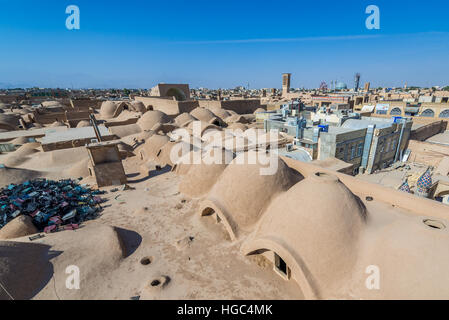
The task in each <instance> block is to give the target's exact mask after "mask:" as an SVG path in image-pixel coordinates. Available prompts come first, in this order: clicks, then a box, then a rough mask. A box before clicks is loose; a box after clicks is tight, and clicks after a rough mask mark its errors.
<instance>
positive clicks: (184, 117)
mask: <svg viewBox="0 0 449 320" xmlns="http://www.w3.org/2000/svg"><path fill="white" fill-rule="evenodd" d="M195 120H198V119H196V118H195V117H194V116H192V115H191V114H190V113H187V112H184V113H181V114H180V115H179V116H177V117H176V118H175V123H176V124H177V125H178V127H185V126H187V125H188V124H189V123H190V122H192V121H195Z"/></svg>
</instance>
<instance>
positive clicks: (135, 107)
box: [130, 100, 147, 113]
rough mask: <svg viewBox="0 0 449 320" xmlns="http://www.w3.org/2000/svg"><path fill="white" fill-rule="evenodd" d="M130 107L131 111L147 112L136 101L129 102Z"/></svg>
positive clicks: (139, 102)
mask: <svg viewBox="0 0 449 320" xmlns="http://www.w3.org/2000/svg"><path fill="white" fill-rule="evenodd" d="M130 106H131V109H132V110H133V111H137V112H142V113H144V112H145V111H147V108H145V105H144V104H143V102H142V101H137V100H134V101H131V102H130Z"/></svg>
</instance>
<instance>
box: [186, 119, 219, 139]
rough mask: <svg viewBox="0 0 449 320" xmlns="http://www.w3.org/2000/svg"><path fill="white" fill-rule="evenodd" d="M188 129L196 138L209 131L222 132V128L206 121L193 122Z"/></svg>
mask: <svg viewBox="0 0 449 320" xmlns="http://www.w3.org/2000/svg"><path fill="white" fill-rule="evenodd" d="M187 129H188V130H189V132H190V133H191V134H193V135H194V136H195V137H196V138H200V137H202V136H203V134H204V133H205V132H208V131H209V130H222V128H221V127H219V126H217V125H214V124H210V123H208V122H204V121H192V122H190V123H189V124H188V125H187Z"/></svg>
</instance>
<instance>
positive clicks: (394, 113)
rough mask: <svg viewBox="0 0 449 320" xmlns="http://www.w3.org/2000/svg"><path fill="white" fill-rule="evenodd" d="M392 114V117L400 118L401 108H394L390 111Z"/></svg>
mask: <svg viewBox="0 0 449 320" xmlns="http://www.w3.org/2000/svg"><path fill="white" fill-rule="evenodd" d="M390 114H391V115H392V116H400V115H401V114H402V110H401V109H400V108H393V109H392V110H391V111H390Z"/></svg>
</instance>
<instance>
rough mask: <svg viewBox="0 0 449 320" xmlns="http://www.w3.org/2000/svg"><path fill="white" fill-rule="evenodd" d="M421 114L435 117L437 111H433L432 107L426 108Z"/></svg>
mask: <svg viewBox="0 0 449 320" xmlns="http://www.w3.org/2000/svg"><path fill="white" fill-rule="evenodd" d="M420 116H421V117H434V116H435V112H433V110H432V109H426V110H424V111H423V112H421V114H420Z"/></svg>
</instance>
